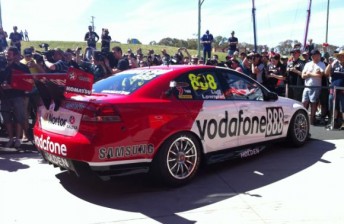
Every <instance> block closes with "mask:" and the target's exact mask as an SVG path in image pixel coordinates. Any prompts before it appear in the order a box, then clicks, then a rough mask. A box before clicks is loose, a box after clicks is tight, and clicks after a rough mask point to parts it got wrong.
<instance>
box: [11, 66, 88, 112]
mask: <svg viewBox="0 0 344 224" xmlns="http://www.w3.org/2000/svg"><path fill="white" fill-rule="evenodd" d="M93 81H94V76H93V75H92V74H90V73H87V72H85V71H82V70H80V69H76V68H69V69H68V71H67V73H37V74H23V73H14V74H12V81H11V86H12V88H13V89H18V90H23V91H29V92H30V91H32V90H34V88H36V89H37V91H38V93H39V95H40V97H41V99H42V101H43V104H44V106H45V107H46V108H47V109H49V107H50V104H51V103H52V101H53V102H54V103H55V107H54V110H55V111H56V110H58V108H59V107H60V105H61V102H62V100H63V99H64V94H65V92H67V93H75V94H81V95H91V93H92V85H93Z"/></svg>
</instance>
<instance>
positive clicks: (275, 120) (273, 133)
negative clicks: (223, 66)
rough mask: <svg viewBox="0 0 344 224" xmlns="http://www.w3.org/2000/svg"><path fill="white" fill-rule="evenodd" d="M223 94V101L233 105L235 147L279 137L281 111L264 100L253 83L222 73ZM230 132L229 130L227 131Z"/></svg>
mask: <svg viewBox="0 0 344 224" xmlns="http://www.w3.org/2000/svg"><path fill="white" fill-rule="evenodd" d="M222 77H224V78H225V81H223V83H227V85H228V86H227V87H226V88H227V89H225V90H223V92H224V93H225V97H226V100H230V101H232V102H234V103H235V105H236V108H237V109H238V112H237V114H236V115H233V117H236V119H237V122H236V123H233V125H235V127H233V129H235V130H236V135H237V137H238V145H240V146H242V145H249V144H254V143H258V142H264V141H269V140H272V139H275V138H279V137H281V135H282V133H283V118H284V113H283V108H282V106H281V105H279V104H278V101H267V100H264V99H265V97H264V91H266V90H264V89H263V87H262V86H261V85H259V84H258V83H257V82H255V81H254V80H252V79H250V78H248V77H247V76H245V75H243V74H240V73H237V72H235V71H232V70H224V71H223V73H222ZM230 128H232V127H230Z"/></svg>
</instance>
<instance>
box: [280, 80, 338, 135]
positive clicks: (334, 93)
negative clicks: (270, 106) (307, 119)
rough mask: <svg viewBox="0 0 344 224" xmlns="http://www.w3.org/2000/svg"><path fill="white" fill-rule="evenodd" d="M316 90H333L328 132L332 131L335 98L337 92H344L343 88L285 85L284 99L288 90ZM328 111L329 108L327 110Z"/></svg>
mask: <svg viewBox="0 0 344 224" xmlns="http://www.w3.org/2000/svg"><path fill="white" fill-rule="evenodd" d="M306 87H307V88H317V89H328V90H330V89H333V100H332V105H333V106H332V111H330V113H331V123H330V126H329V127H328V130H333V129H334V114H335V105H336V103H335V102H336V98H337V90H344V87H340V86H334V87H332V86H296V85H288V84H285V97H288V95H289V88H300V89H301V88H302V89H304V88H306ZM329 109H330V108H329Z"/></svg>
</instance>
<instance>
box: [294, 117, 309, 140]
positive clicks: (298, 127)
mask: <svg viewBox="0 0 344 224" xmlns="http://www.w3.org/2000/svg"><path fill="white" fill-rule="evenodd" d="M294 133H295V137H296V139H297V140H298V141H300V142H303V141H305V140H306V138H307V136H308V121H307V117H306V116H305V115H304V114H302V113H299V114H297V115H296V117H295V121H294Z"/></svg>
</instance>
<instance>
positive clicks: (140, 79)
mask: <svg viewBox="0 0 344 224" xmlns="http://www.w3.org/2000/svg"><path fill="white" fill-rule="evenodd" d="M168 71H169V70H135V71H129V72H126V71H124V72H121V73H118V74H116V75H115V76H111V77H109V78H106V79H103V80H100V81H98V82H96V83H94V84H93V87H92V92H94V93H113V94H123V95H129V94H130V93H132V92H134V91H135V90H137V89H139V88H140V87H141V86H143V85H144V84H146V83H148V82H150V81H151V80H153V79H154V78H156V77H157V76H159V75H161V74H164V73H166V72H168Z"/></svg>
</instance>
